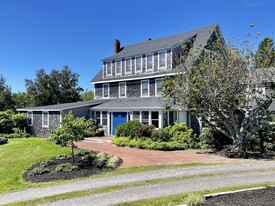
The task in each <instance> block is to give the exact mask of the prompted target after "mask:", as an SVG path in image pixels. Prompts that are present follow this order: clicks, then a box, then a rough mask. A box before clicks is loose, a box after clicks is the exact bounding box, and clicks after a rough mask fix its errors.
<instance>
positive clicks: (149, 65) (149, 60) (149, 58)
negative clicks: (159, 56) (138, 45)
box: [146, 54, 154, 71]
mask: <svg viewBox="0 0 275 206" xmlns="http://www.w3.org/2000/svg"><path fill="white" fill-rule="evenodd" d="M146 57H147V58H146V69H147V71H152V70H153V65H154V62H153V54H148V55H147V56H146Z"/></svg>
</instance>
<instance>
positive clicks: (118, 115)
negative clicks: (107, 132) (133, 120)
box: [112, 112, 127, 135]
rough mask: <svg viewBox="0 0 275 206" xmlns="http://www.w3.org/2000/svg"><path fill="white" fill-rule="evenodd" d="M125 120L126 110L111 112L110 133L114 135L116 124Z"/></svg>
mask: <svg viewBox="0 0 275 206" xmlns="http://www.w3.org/2000/svg"><path fill="white" fill-rule="evenodd" d="M126 121H127V112H113V124H112V125H113V126H112V135H115V129H116V127H117V126H118V125H120V124H123V123H124V122H126Z"/></svg>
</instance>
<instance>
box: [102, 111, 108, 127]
mask: <svg viewBox="0 0 275 206" xmlns="http://www.w3.org/2000/svg"><path fill="white" fill-rule="evenodd" d="M103 112H106V115H107V117H106V119H107V124H106V125H103ZM100 124H101V125H102V126H103V127H107V126H108V112H107V111H100Z"/></svg>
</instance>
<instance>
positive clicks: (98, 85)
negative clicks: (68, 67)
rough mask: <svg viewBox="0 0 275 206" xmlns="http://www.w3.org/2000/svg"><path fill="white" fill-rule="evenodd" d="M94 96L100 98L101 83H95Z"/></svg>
mask: <svg viewBox="0 0 275 206" xmlns="http://www.w3.org/2000/svg"><path fill="white" fill-rule="evenodd" d="M95 98H96V99H101V98H102V84H95Z"/></svg>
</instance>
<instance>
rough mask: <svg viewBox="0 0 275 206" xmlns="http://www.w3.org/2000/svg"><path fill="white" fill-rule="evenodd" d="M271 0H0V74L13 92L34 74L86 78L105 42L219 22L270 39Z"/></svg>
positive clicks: (234, 31) (232, 31) (86, 84)
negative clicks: (67, 72)
mask: <svg viewBox="0 0 275 206" xmlns="http://www.w3.org/2000/svg"><path fill="white" fill-rule="evenodd" d="M274 8H275V1H273V0H196V1H194V0H193V1H188V0H169V1H166V0H150V1H149V0H115V1H111V0H110V1H107V0H98V1H95V0H0V74H2V75H3V76H4V77H5V78H6V79H7V84H8V85H9V86H11V88H12V90H13V91H14V92H17V91H25V90H26V88H25V79H34V78H35V71H36V70H38V69H41V68H44V69H45V70H46V71H47V72H48V73H49V72H50V71H51V70H52V69H62V68H63V65H68V66H69V67H70V68H72V71H74V72H77V73H78V74H79V75H80V77H79V85H80V86H81V87H83V88H84V89H86V88H88V89H92V88H93V87H92V85H91V84H90V80H91V79H92V77H93V76H94V75H95V74H96V73H97V72H98V71H99V70H100V68H101V65H102V63H101V61H100V60H101V59H102V58H104V57H107V56H109V55H112V54H113V41H114V39H119V40H120V42H121V45H122V46H123V45H128V44H133V43H137V42H142V41H145V40H146V38H148V37H150V38H152V39H156V38H160V37H164V36H169V35H172V34H176V33H181V32H184V31H188V30H192V29H196V28H199V27H204V26H207V25H210V24H214V23H219V24H220V27H221V29H222V32H223V35H224V37H225V38H226V39H227V38H228V37H229V36H230V35H234V36H235V37H238V38H242V39H243V38H245V37H246V33H247V31H248V29H249V24H254V25H255V27H254V31H255V32H260V33H261V38H263V37H265V36H270V37H272V38H274V35H275V34H274V32H275V23H274V22H275V15H274V13H275V11H274Z"/></svg>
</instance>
